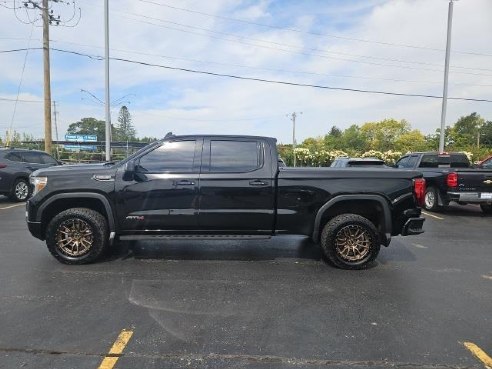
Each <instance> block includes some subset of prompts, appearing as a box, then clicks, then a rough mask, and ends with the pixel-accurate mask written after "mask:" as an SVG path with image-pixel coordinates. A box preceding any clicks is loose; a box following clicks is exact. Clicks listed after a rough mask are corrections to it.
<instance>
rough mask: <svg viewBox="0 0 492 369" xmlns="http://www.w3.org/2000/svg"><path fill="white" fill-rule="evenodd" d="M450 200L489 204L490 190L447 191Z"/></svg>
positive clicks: (490, 198)
mask: <svg viewBox="0 0 492 369" xmlns="http://www.w3.org/2000/svg"><path fill="white" fill-rule="evenodd" d="M448 198H449V200H450V201H455V202H469V203H475V204H491V203H492V192H448Z"/></svg>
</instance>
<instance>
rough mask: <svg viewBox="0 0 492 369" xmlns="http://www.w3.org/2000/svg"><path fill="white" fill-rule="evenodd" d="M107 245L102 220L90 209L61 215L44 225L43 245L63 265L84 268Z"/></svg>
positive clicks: (81, 209)
mask: <svg viewBox="0 0 492 369" xmlns="http://www.w3.org/2000/svg"><path fill="white" fill-rule="evenodd" d="M107 244H108V225H107V222H106V218H104V217H103V216H102V215H101V214H100V213H98V212H97V211H94V210H91V209H85V208H73V209H68V210H65V211H62V212H61V213H60V214H58V215H57V216H55V217H54V218H53V219H52V220H51V222H50V223H49V224H48V228H47V231H46V245H47V246H48V250H49V251H50V252H51V254H52V255H53V256H54V257H55V258H56V259H58V261H60V262H62V263H63V264H87V263H91V262H93V261H95V260H97V259H98V258H99V257H100V256H101V255H102V254H103V253H104V251H105V250H106V248H107Z"/></svg>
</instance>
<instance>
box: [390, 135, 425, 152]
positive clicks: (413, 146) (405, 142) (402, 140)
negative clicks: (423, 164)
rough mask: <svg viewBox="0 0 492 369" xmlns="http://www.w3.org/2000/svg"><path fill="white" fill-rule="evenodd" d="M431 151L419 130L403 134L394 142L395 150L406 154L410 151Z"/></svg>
mask: <svg viewBox="0 0 492 369" xmlns="http://www.w3.org/2000/svg"><path fill="white" fill-rule="evenodd" d="M428 149H430V147H429V144H428V142H427V140H426V138H425V136H424V135H423V134H422V132H420V131H419V130H418V129H414V130H413V131H410V132H406V133H403V134H402V135H400V136H399V137H398V138H397V139H396V140H395V142H394V149H393V150H396V151H401V152H403V153H406V152H408V151H426V150H428Z"/></svg>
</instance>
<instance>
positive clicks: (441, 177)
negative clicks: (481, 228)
mask: <svg viewBox="0 0 492 369" xmlns="http://www.w3.org/2000/svg"><path fill="white" fill-rule="evenodd" d="M396 167H397V168H400V169H401V168H403V169H413V170H418V171H420V172H422V173H423V175H424V178H425V181H426V191H425V201H424V208H425V209H426V210H431V211H435V210H439V208H441V207H443V206H447V205H449V203H450V202H451V201H454V202H456V203H458V204H460V205H466V204H469V203H470V204H479V205H480V207H481V209H482V211H483V212H484V213H488V214H491V213H492V170H490V169H486V168H483V169H482V168H480V169H476V168H473V166H472V164H471V163H470V161H469V160H468V157H467V156H466V155H465V154H464V153H460V152H452V153H437V152H414V153H410V154H407V155H405V156H404V157H402V158H401V159H399V160H398V161H397V162H396Z"/></svg>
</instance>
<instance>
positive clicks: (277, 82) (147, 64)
mask: <svg viewBox="0 0 492 369" xmlns="http://www.w3.org/2000/svg"><path fill="white" fill-rule="evenodd" d="M53 50H55V51H58V52H62V53H68V54H74V55H79V56H84V57H88V58H91V59H95V60H103V58H102V57H101V56H98V55H88V54H84V53H80V52H77V51H71V50H63V49H57V48H53ZM110 59H111V60H116V61H120V62H125V63H131V64H138V65H144V66H149V67H157V68H163V69H169V70H178V71H182V72H188V73H196V74H204V75H210V76H215V77H226V78H233V79H239V80H247V81H256V82H263V83H272V84H280V85H287V86H297V87H311V88H318V89H324V90H337V91H351V92H360V93H370V94H379V95H392V96H407V97H424V98H431V99H442V96H437V95H427V94H408V93H399V92H390V91H377V90H365V89H356V88H346V87H332V86H323V85H316V84H309V83H296V82H289V81H280V80H270V79H264V78H255V77H244V76H238V75H234V74H225V73H215V72H209V71H202V70H197V69H189V68H180V67H171V66H167V65H162V64H154V63H147V62H143V61H138V60H131V59H125V58H117V57H111V58H110ZM448 99H450V100H461V101H475V102H492V100H488V99H477V98H466V97H448Z"/></svg>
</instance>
